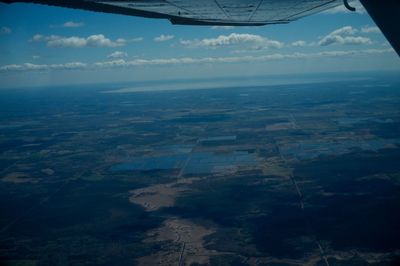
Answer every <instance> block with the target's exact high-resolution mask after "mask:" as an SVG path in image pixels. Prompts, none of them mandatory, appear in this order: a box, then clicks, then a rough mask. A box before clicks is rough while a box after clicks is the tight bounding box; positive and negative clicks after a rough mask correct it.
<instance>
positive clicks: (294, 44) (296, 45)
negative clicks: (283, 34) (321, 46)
mask: <svg viewBox="0 0 400 266" xmlns="http://www.w3.org/2000/svg"><path fill="white" fill-rule="evenodd" d="M292 46H294V47H304V46H307V43H306V42H305V41H302V40H299V41H295V42H292Z"/></svg>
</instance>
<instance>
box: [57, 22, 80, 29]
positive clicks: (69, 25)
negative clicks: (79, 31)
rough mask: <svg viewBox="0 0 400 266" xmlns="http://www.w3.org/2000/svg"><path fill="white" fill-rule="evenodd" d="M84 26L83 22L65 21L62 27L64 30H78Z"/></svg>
mask: <svg viewBox="0 0 400 266" xmlns="http://www.w3.org/2000/svg"><path fill="white" fill-rule="evenodd" d="M84 25H85V24H84V23H83V22H74V21H67V22H65V23H64V24H63V25H62V26H63V27H64V28H79V27H83V26H84Z"/></svg>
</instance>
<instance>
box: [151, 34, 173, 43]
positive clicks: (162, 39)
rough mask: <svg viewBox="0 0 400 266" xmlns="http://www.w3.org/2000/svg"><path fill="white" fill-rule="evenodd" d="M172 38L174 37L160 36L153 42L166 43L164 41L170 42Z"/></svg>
mask: <svg viewBox="0 0 400 266" xmlns="http://www.w3.org/2000/svg"><path fill="white" fill-rule="evenodd" d="M173 38H174V35H164V34H161V35H160V36H158V37H155V38H154V41H155V42H166V41H169V40H172V39H173Z"/></svg>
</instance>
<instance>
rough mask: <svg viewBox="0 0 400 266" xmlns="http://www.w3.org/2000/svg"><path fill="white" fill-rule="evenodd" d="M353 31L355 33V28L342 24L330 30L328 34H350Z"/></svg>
mask: <svg viewBox="0 0 400 266" xmlns="http://www.w3.org/2000/svg"><path fill="white" fill-rule="evenodd" d="M355 33H357V29H355V28H353V27H352V26H344V27H342V28H339V29H337V30H334V31H332V32H331V33H329V35H342V34H347V35H352V34H355Z"/></svg>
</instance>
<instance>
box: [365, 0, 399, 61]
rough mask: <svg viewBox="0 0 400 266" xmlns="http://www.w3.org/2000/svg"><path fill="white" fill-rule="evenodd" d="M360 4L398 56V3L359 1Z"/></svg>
mask: <svg viewBox="0 0 400 266" xmlns="http://www.w3.org/2000/svg"><path fill="white" fill-rule="evenodd" d="M360 2H361V4H362V5H363V6H364V7H365V9H366V10H367V11H368V13H369V15H370V16H371V17H372V19H373V20H374V21H375V23H376V25H377V26H378V27H379V29H380V30H381V31H382V33H383V34H384V35H385V37H386V39H387V40H388V41H389V42H390V44H391V45H392V47H393V48H394V49H395V50H396V52H397V54H398V55H399V56H400V27H399V25H400V1H399V0H360Z"/></svg>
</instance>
